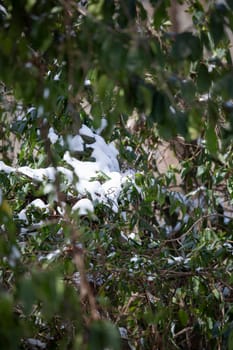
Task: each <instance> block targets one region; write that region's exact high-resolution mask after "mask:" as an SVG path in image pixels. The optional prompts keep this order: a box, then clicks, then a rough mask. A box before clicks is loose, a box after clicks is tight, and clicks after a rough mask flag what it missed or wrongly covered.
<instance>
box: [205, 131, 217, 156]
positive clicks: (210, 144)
mask: <svg viewBox="0 0 233 350" xmlns="http://www.w3.org/2000/svg"><path fill="white" fill-rule="evenodd" d="M206 145H207V148H208V150H209V151H210V153H213V154H216V153H217V151H218V139H217V135H216V132H215V129H214V127H213V126H212V125H209V126H208V128H207V130H206Z"/></svg>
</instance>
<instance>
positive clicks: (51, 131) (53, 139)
mask: <svg viewBox="0 0 233 350" xmlns="http://www.w3.org/2000/svg"><path fill="white" fill-rule="evenodd" d="M48 138H49V139H50V142H51V143H52V144H54V143H56V142H57V140H58V135H57V134H56V133H55V131H54V128H52V127H51V128H49V132H48Z"/></svg>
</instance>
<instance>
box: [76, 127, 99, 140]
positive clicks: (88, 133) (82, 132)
mask: <svg viewBox="0 0 233 350" xmlns="http://www.w3.org/2000/svg"><path fill="white" fill-rule="evenodd" d="M79 133H80V135H84V136H89V137H93V138H95V136H96V135H95V134H94V133H93V131H91V129H90V128H88V126H86V125H84V124H83V125H82V127H81V128H80V130H79Z"/></svg>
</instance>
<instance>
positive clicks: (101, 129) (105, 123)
mask: <svg viewBox="0 0 233 350" xmlns="http://www.w3.org/2000/svg"><path fill="white" fill-rule="evenodd" d="M107 126H108V122H107V119H106V118H101V122H100V127H99V128H98V129H96V133H97V134H98V135H100V134H101V133H102V131H103V130H104V129H105V128H106V127H107Z"/></svg>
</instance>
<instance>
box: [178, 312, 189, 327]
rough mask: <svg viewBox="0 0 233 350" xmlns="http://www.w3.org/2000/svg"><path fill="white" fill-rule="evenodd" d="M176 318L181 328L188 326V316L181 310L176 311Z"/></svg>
mask: <svg viewBox="0 0 233 350" xmlns="http://www.w3.org/2000/svg"><path fill="white" fill-rule="evenodd" d="M178 316H179V320H180V322H181V324H182V326H183V327H185V326H186V325H187V324H188V320H189V316H188V314H187V312H186V311H184V310H183V309H180V310H179V311H178Z"/></svg>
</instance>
